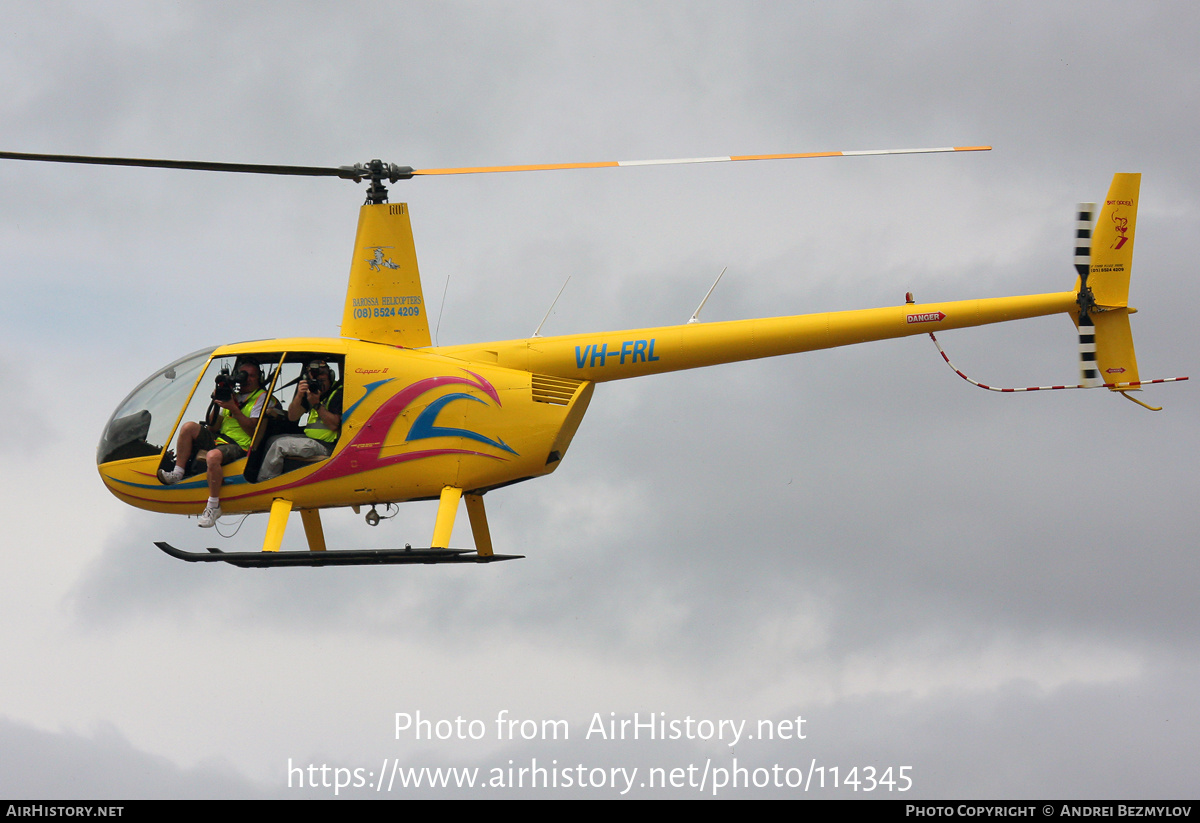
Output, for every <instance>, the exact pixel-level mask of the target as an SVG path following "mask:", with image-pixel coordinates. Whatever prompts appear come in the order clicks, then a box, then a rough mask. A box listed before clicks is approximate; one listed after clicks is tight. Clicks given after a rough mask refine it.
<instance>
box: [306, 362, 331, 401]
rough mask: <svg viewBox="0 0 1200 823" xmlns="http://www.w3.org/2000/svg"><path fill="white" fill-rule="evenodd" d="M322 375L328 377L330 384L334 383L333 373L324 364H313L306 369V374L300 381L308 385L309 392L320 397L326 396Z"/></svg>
mask: <svg viewBox="0 0 1200 823" xmlns="http://www.w3.org/2000/svg"><path fill="white" fill-rule="evenodd" d="M322 374H326V375H328V377H329V381H330V383H332V382H333V372H331V371H330V370H329V366H326V365H324V364H321V365H318V364H316V363H311V364H309V365H308V366H307V367H306V368H305V369H304V373H303V374H301V375H300V379H301V380H303V381H304V382H305V383H307V384H308V390H309V391H310V392H312V393H313V394H315V395H317V396H318V397H321V396H323V395H324V394H325V389H324V388H323V387H322V386H321V375H322Z"/></svg>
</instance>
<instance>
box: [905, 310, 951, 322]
mask: <svg viewBox="0 0 1200 823" xmlns="http://www.w3.org/2000/svg"><path fill="white" fill-rule="evenodd" d="M945 319H946V315H945V314H944V313H942V312H940V311H934V312H929V313H927V314H910V315H908V322H909V323H937V322H938V321H940V320H945Z"/></svg>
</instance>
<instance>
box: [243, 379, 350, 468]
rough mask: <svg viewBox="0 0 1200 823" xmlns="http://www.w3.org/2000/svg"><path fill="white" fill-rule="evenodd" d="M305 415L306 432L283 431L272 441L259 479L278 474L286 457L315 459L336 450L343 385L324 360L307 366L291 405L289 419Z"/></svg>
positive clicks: (295, 420)
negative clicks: (334, 447) (334, 446)
mask: <svg viewBox="0 0 1200 823" xmlns="http://www.w3.org/2000/svg"><path fill="white" fill-rule="evenodd" d="M306 414H307V415H308V417H307V419H306V420H305V423H304V434H281V435H279V436H278V437H276V438H274V439H272V440H271V445H270V446H269V447H268V448H267V455H266V457H264V458H263V462H262V468H260V469H259V470H258V482H260V483H261V482H262V481H264V480H270V479H271V478H273V477H278V476H279V475H280V473H282V472H283V461H284V459H285V458H288V457H291V458H295V459H299V460H315V459H319V458H322V457H328V456H329V455H330V454H331V453H332V452H333V445H334V443H336V442H337V439H338V431H339V430H340V429H341V425H342V387H341V384H338V383H335V382H334V374H333V371H332V370H331V369H330V368H329V364H328V363H326V362H325V361H324V360H314V361H312V362H311V363H309V364H308V366H307V367H305V369H304V374H303V375H302V379H301V380H300V384H299V385H298V386H296V396H295V397H293V398H292V402H291V403H289V404H288V410H287V415H288V419H289V420H291V421H292V422H293V423H295V422H297V421H299V420H300V418H301V417H303V416H304V415H306Z"/></svg>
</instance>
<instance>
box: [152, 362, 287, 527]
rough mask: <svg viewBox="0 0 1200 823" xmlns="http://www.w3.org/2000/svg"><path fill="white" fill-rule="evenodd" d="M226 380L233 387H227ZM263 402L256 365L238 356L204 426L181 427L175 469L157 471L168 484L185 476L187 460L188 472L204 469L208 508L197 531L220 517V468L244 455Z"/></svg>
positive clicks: (189, 424)
mask: <svg viewBox="0 0 1200 823" xmlns="http://www.w3.org/2000/svg"><path fill="white" fill-rule="evenodd" d="M230 377H232V382H233V384H234V385H232V386H231V385H229V378H230ZM222 378H224V380H223V379H222ZM235 389H236V392H235V391H234V390H235ZM222 390H224V391H222ZM266 403H267V393H266V392H265V391H264V390H263V388H262V371H261V370H260V369H259V366H258V363H257V362H255V361H254V360H253V359H252V358H249V357H240V358H238V359H237V361H236V362H235V364H234V371H233V375H228V374H223V375H219V376H218V378H217V389H216V390H214V391H213V393H212V405H211V406H210V407H209V414H208V418H207V419H206V420H205V421H204V423H203V424H201V423H196V422H193V421H190V420H189V421H188V422H186V423H184V424H183V425H182V426H180V427H179V437H178V438H177V439H176V441H175V468H173V469H171V470H170V471H164V470H162V469H159V471H158V479H159V480H160V481H162V482H163V483H165V484H166V485H168V486H170V485H174V484H175V483H178V482H179V481H180V480H182V479H183V478H184V476H185V474H187V473H188V472H187V471H186V469H187V464H188V463H189V462H190V463H191V464H192V470H191V473H193V474H195V473H196V472H199V471H201V470H205V471H207V473H208V505H207V506H206V507H205V509H204V512H203V514H201V515H200V528H202V529H210V528H212V527H213V526H214V525H215V524H216V522H217V518H218V517H220V516H221V484H222V483H223V482H224V475H223V474H222V472H221V466H223V465H225V464H226V463H232V462H233V461H234V460H237V459H238V458H240V457H244V456H245V455H246V451H247V450H248V449H249V448H250V440H251V438H252V437H253V436H254V427H255V426H257V425H258V418H259V417H261V416H262V413H263V407H264V406H265V405H266ZM193 450H194V451H195V459H194V460H193V459H192V456H193V455H192V452H193Z"/></svg>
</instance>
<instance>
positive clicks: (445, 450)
mask: <svg viewBox="0 0 1200 823" xmlns="http://www.w3.org/2000/svg"><path fill="white" fill-rule="evenodd" d="M989 148H990V147H988V146H967V147H947V148H933V149H903V150H881V151H861V152H821V153H808V154H784V155H744V156H730V157H709V158H689V159H680V160H657V161H633V162H620V161H617V162H605V163H570V164H547V165H531V166H499V167H478V168H451V169H424V170H417V169H412V168H410V167H406V166H404V167H402V166H395V165H390V164H385V163H383V162H381V161H379V160H373V161H371V162H369V163H365V164H359V165H355V166H342V167H307V166H268V165H255V164H237V163H205V162H190V161H172V160H151V159H138V158H119V157H88V156H76V155H47V154H23V153H15V152H0V159H14V160H35V161H47V162H66V163H87V164H100V165H123V166H143V167H156V168H173V169H194V170H208V171H227V172H251V173H261V174H286V175H307V176H329V177H339V178H344V179H351V180H354V181H356V182H361V181H363V180H366V181H368V182H369V187H368V190H367V202H366V204H365V205H363V206H362V208H361V211H360V214H359V222H358V230H357V234H356V237H355V240H354V252H353V257H352V261H351V266H350V280H349V287H348V289H347V292H346V303H345V308H344V311H343V315H342V326H341V333H342V337H340V338H332V339H331V338H310V337H301V338H290V339H279V340H270V341H255V342H247V343H235V344H232V345H227V346H220V347H217V348H215V349H204V350H202V351H197V352H193V353H191V354H189V355H187V356H185V357H182V358H180V359H178V360H176V361H175V362H173V363H171V364H170V365H168V366H166V367H164V368H162V369H159V370H158V371H156V372H155V373H154V374H152V375H151V376H150V377H148V378H147V379H146V380H145V381H143V382H142V383H141V385H139V386H138V387H137V388H135V389H134V390H133V391H132V392H131V393H130V394H129V396H128V397H126V398H125V400H124V401H122V402H121V404H120V405H119V406H118V407H117V409H116V411H114V412H113V414H112V417H111V418H110V419H109V421H108V423H107V424H106V426H105V428H104V434H103V436H102V438H101V441H100V445H99V448H98V452H97V462H98V464H99V471H100V475H101V477H102V478H103V481H104V484H105V485H106V486H107V488H108V489H109V490H110V491H111V492H112V493H113V494H114V495H116V497H118V498H119V499H120V500H122V501H124V502H126V503H129V504H130V505H133V506H137V507H139V508H143V509H148V510H150V511H156V512H166V513H174V514H185V515H195V514H201V513H202V512H203V513H204V514H203V515H202V521H201V523H202V525H205V521H204V517H208V518H209V523H208V524H211V521H212V519H213V517H215V516H217V515H219V514H221V513H230V514H234V513H254V512H269V519H268V522H267V528H266V536H265V539H264V542H263V546H262V551H260V552H224V551H221V550H218V549H209V550H208V552H207V553H205V552H189V551H184V550H180V549H177V548H175V547H173V546H170V545H168V544H166V543H162V542H160V543H157V544H156V545H158V546H159V548H160V549H162V550H163V551H164V552H166V553H168V554H170V555H171V556H173V557H177V558H180V559H183V560H188V561H224V562H228V563H232V564H234V565H238V566H254V567H264V566H288V565H309V566H321V565H363V564H396V563H464V562H473V563H485V562H492V561H498V560H508V559H513V558H516V557H520V555H504V554H496V553H495V552H494V551H493V546H492V540H491V536H490V534H489V530H488V523H487V516H486V513H485V509H484V495H485V494H486V493H488V492H491V491H494V490H496V489H499V488H501V487H504V486H507V485H511V484H513V483H517V482H520V481H522V480H529V479H531V478H534V477H539V476H542V475H546V474H550V473H551V472H553V471H554V470H555V469H556V468H558V465H559V464H560V463H561V462H562V459H563V458H564V457H565V456H566V453H567V449H568V448H569V447H570V445H571V440H572V438H573V437H574V435H575V432H576V430H577V429H578V428H579V425H580V423H581V422H582V420H583V415H584V412H586V411H587V408H588V403H589V402H590V400H591V398H592V392H593V390H594V388H595V384H597V383H603V382H606V381H610V380H621V379H624V378H630V377H641V376H644V375H649V374H659V373H662V372H669V371H677V370H681V369H692V368H700V367H704V366H712V365H716V364H720V363H730V362H735V361H740V360H749V359H754V358H761V357H773V356H776V355H782V354H792V353H796V352H802V351H811V350H815V349H824V348H831V347H835V346H845V345H850V344H853V343H863V342H867V341H871V340H884V339H888V338H894V337H903V336H908V335H916V334H926V333H929V334H931V336H932V333H933V332H936V331H941V330H948V329H958V328H965V327H968V326H979V325H984V324H989V323H1001V322H1005V321H1009V320H1019V319H1023V318H1029V317H1038V316H1042V315H1050V314H1058V313H1064V314H1068V315H1070V316H1071V317H1072V319H1073V320H1074V322H1075V323H1076V325H1077V326H1078V328H1079V339H1080V361H1081V382H1080V383H1079V384H1078V385H1075V386H1053V387H1050V386H1046V387H1028V388H1021V389H997V388H995V387H991V386H987V385H984V384H981V383H978V381H974V380H971V379H970V378H967V377H966V375H963V374H962V373H961V372H959V374H960V375H961V376H962V377H964V379H967V380H971V382H973V383H975V384H976V385H979V386H981V387H982V388H988V389H992V390H996V391H1031V390H1043V389H1052V388H1053V389H1059V388H1108V389H1109V390H1111V391H1114V392H1119V393H1121V394H1123V395H1125V396H1126V397H1128V398H1129V399H1131V400H1135V399H1134V398H1133V397H1131V396H1130V392H1135V391H1138V390H1140V388H1141V387H1142V386H1143V385H1145V384H1147V383H1151V382H1173V381H1176V380H1186V379H1187V378H1167V379H1162V380H1155V381H1142V380H1140V378H1139V374H1138V368H1137V361H1136V357H1135V354H1134V346H1133V338H1132V334H1131V331H1130V325H1129V315H1130V314H1132V313H1133V312H1134V311H1136V309H1132V308H1130V307H1129V305H1128V292H1129V277H1130V268H1131V264H1132V259H1133V240H1134V230H1135V227H1136V219H1137V200H1138V191H1139V186H1140V179H1141V176H1140V175H1138V174H1117V175H1115V176H1114V178H1113V182H1112V186H1111V188H1110V189H1109V191H1108V196H1107V198H1106V199H1105V202H1104V204H1103V206H1102V207H1101V209H1100V212H1099V216H1098V219H1097V220H1096V222H1095V232H1094V236H1093V230H1092V227H1093V220H1092V215H1093V209H1092V208H1091V206H1090V205H1087V204H1085V205H1083V206H1080V209H1079V214H1078V229H1077V240H1076V258H1075V267H1076V272H1077V277H1076V282H1075V285H1074V287H1073V288H1072V289H1071V290H1069V291H1062V292H1054V293H1049V294H1039V295H1028V296H1019V297H1001V298H990V299H980V300H966V301H957V302H948V303H926V304H917V303H914V302H913V301H912V298H911V295H909V296H908V298H907V300H906V302H905V303H904V304H902V305H897V306H888V307H883V308H875V309H864V310H858V311H843V312H833V313H824V314H810V315H801V316H793V317H774V318H765V319H757V320H738V321H728V322H715V323H702V322H697V321H698V314H699V312H700V309H697V311H696V314H694V315H693V316H692V319H691V320H690V321H689V322H688V323H685V324H683V325H678V326H661V327H656V328H646V329H634V330H628V331H611V332H600V333H594V334H573V335H563V336H555V337H542V336H540V335H538V334H537V333H535V336H534V337H530V338H524V339H518V340H505V341H500V342H492V343H478V344H471V345H457V346H432V345H431V339H430V333H429V322H428V314H427V310H426V309H427V307H426V303H425V298H424V294H423V292H422V289H421V280H420V275H419V273H418V269H417V258H416V252H415V249H414V245H413V238H412V229H411V225H410V222H409V211H408V206H407V205H406V204H404V203H389V202H388V197H387V189H386V186H385V182H386V183H392V184H394V183H396V182H398V181H399V180H404V179H410V178H412V177H415V176H419V175H442V174H470V173H491V172H513V171H539V170H559V169H581V168H602V167H612V166H631V165H651V164H668V163H699V162H730V161H739V160H772V159H775V160H778V159H789V158H805V157H831V156H852V155H873V154H910V153H926V152H951V151H980V150H988V149H989ZM718 279H719V278H718ZM714 286H715V283H714ZM710 293H711V290H710ZM705 299H706V300H707V296H706V298H705ZM703 305H704V304H703V303H701V308H703ZM539 331H540V327H539ZM935 342H936V338H935ZM939 348H940V347H939ZM943 357H945V354H944V353H943ZM947 363H949V359H948V358H947ZM956 371H957V369H956ZM292 386H295V387H296V388H295V393H294V395H293V396H292V397H291V398H290V400H289V401H288V402H286V403H285V402H284V401H285V400H287V398H286V390H287V389H288V388H289V387H292ZM222 391H224V392H225V393H222ZM1135 402H1138V403H1139V404H1140V405H1143V406H1145V405H1146V404H1145V403H1142V402H1141V401H1138V400H1135ZM1147 408H1152V407H1150V406H1147ZM199 420H202V421H203V422H200V423H197V422H195V421H199ZM314 440H315V441H317V445H316V446H314V445H313V442H312V441H314ZM235 441H236V442H235ZM289 445H290V446H296V445H303V446H307V447H312V448H306V449H290V448H288V447H289ZM226 446H229V448H228V449H227V452H228V453H227V452H226V451H223V450H222V449H224V448H225V447H226ZM233 446H237V448H233ZM218 453H219V454H220V455H221V456H220V458H219V459H217V458H215V457H214V455H217V454H218ZM213 500H217V501H218V503H217V505H216V507H215V508H214V507H213ZM415 500H438V501H439V505H438V509H437V515H436V519H435V522H434V527H433V536H432V539H431V541H430V546H429V547H428V548H416V549H414V548H411V547H405V548H403V549H380V550H333V551H327V550H326V544H325V537H324V534H323V531H322V527H321V517H320V510H321V509H328V508H335V507H344V506H349V507H352V508H353V509H354V510H355V511H356V512H358V511H360V509H361V508H362V507H370V508H371V511H370V512H368V514H367V521H368V522H369V523H371V524H372V525H375V524H376V523H378V522H379V515H378V513H377V512H376V510H375V507H376V506H379V505H389V504H398V503H401V502H405V501H415ZM460 501H461V502H465V504H466V510H467V515H468V517H469V519H470V525H471V530H472V533H473V536H474V543H475V549H474V550H470V549H456V548H452V547H451V545H450V542H451V533H452V531H453V527H454V522H455V518H456V515H457V513H458V510H459V504H460ZM293 510H298V511H299V512H300V515H301V520H302V522H303V525H304V530H305V535H306V537H307V541H308V548H309V550H308V551H280V546H281V543H282V539H283V534H284V530H285V528H286V526H287V521H288V519H289V516H290V514H291V512H292V511H293Z"/></svg>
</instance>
